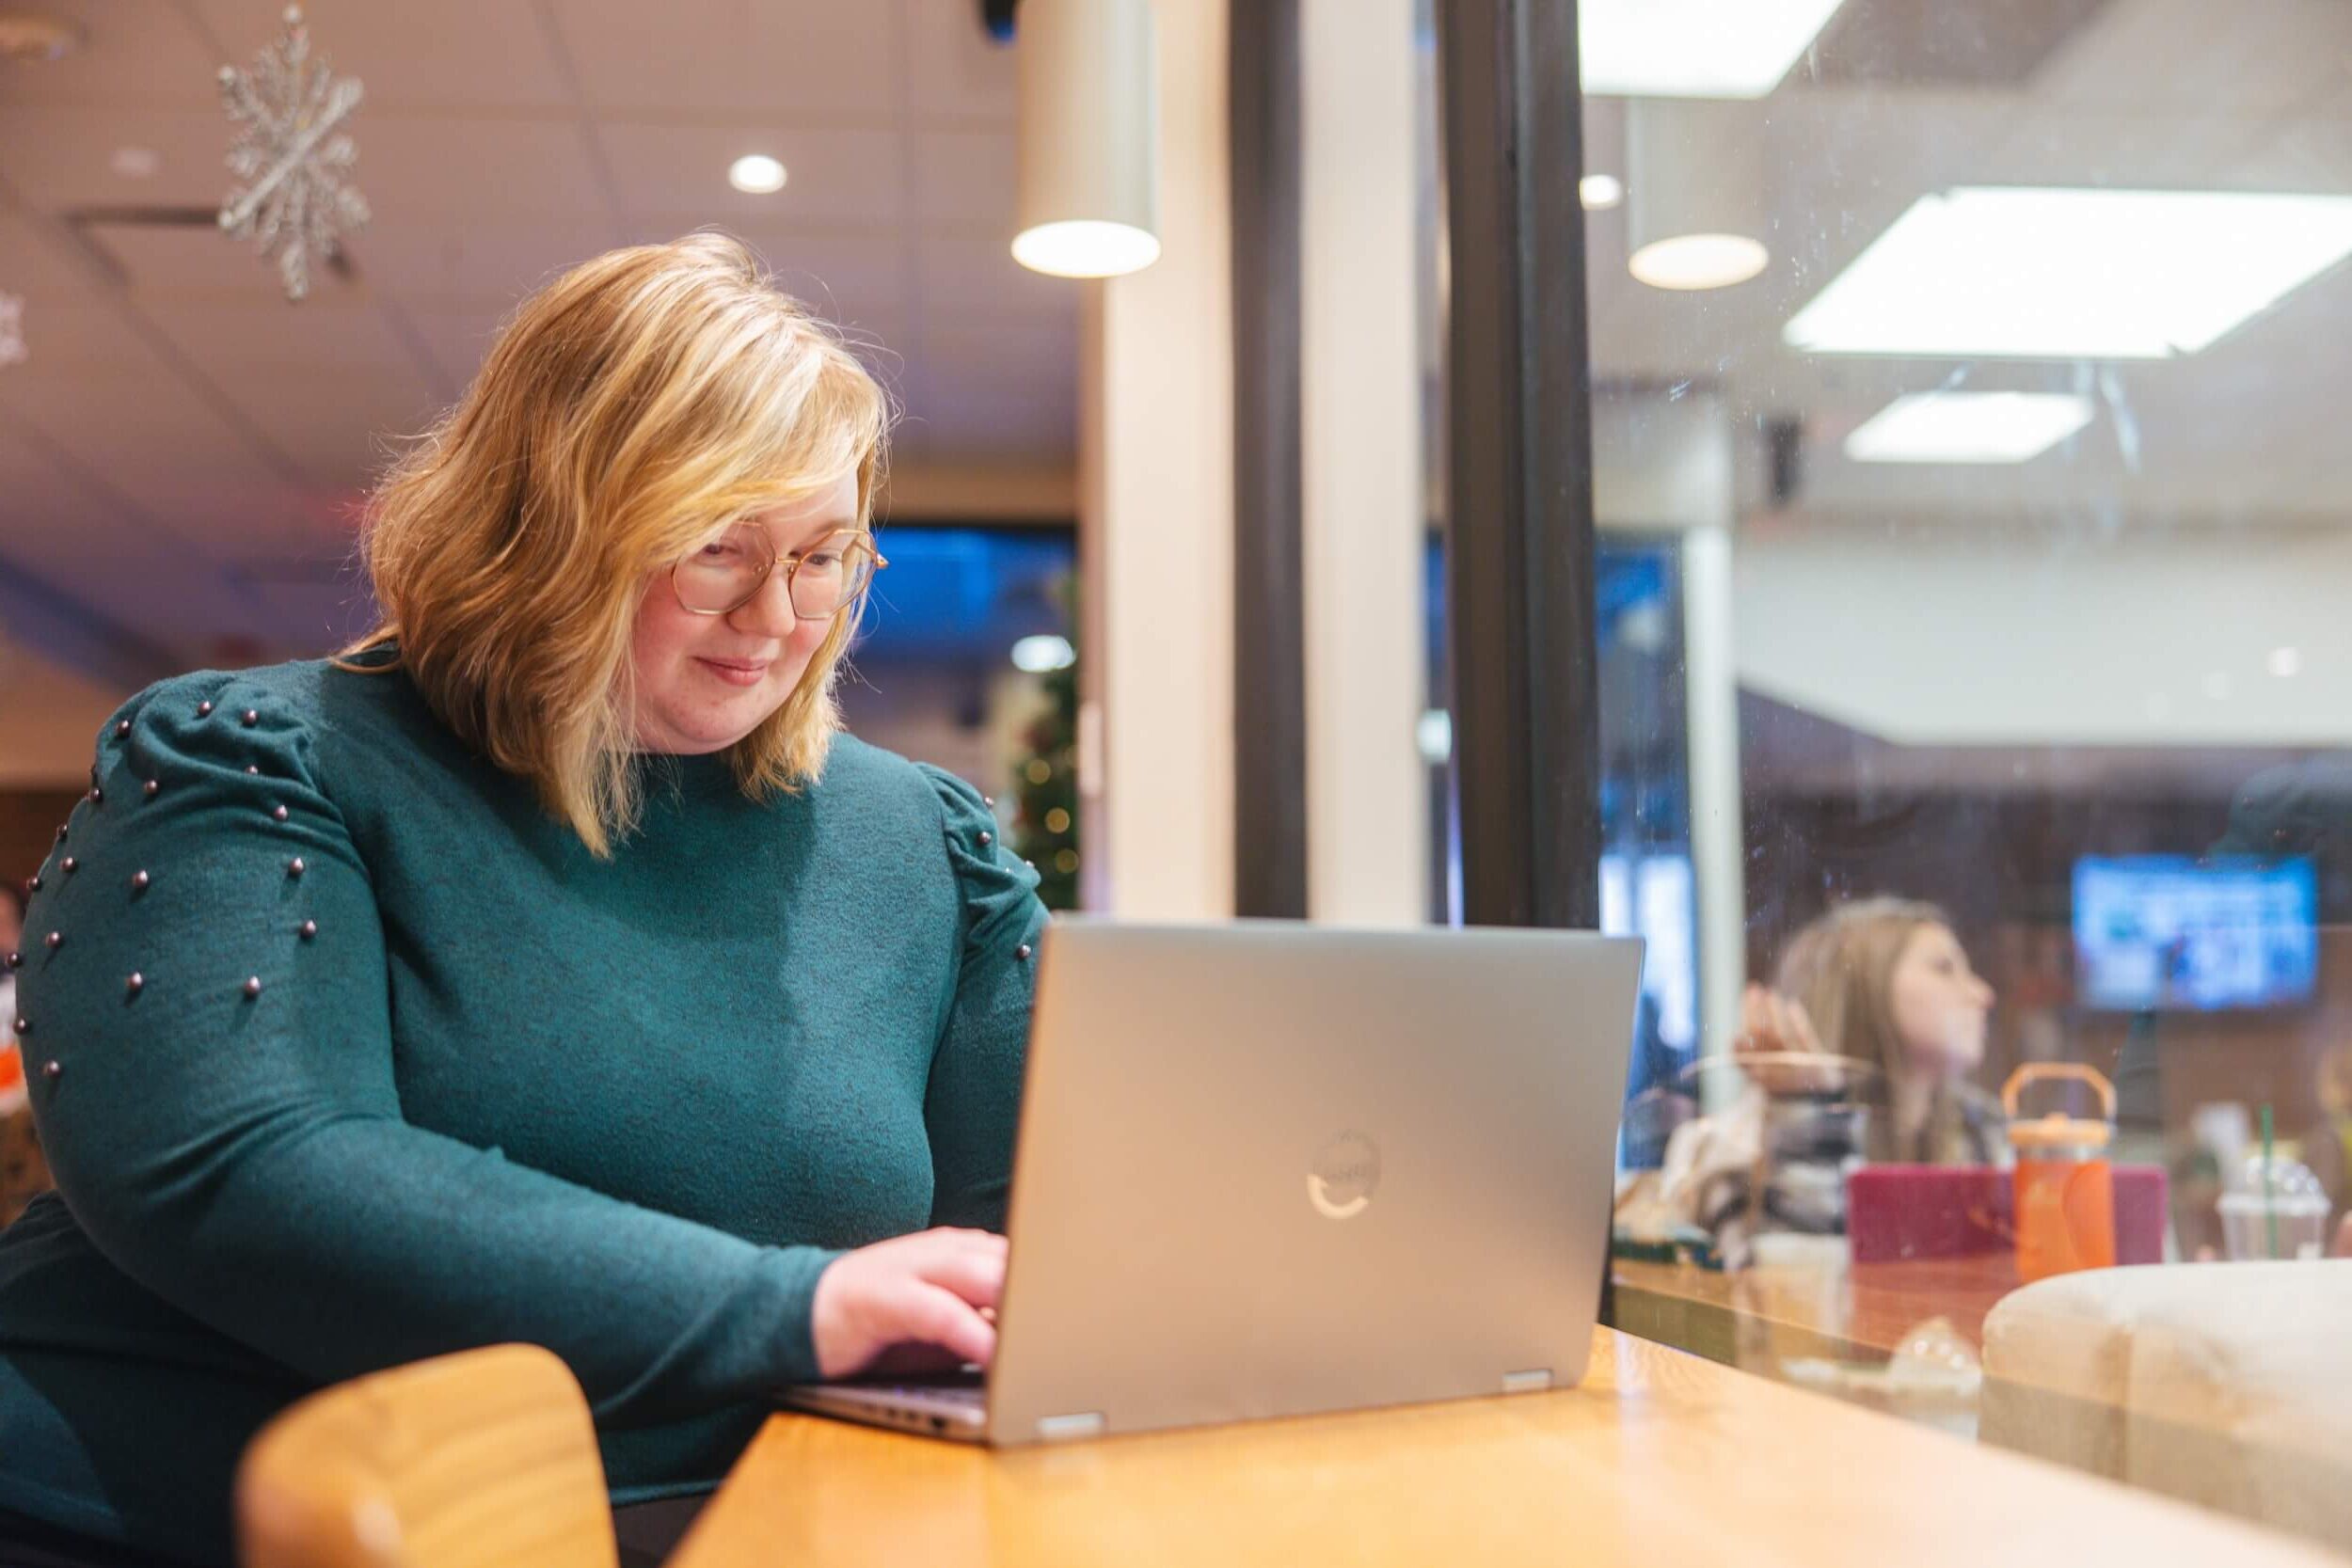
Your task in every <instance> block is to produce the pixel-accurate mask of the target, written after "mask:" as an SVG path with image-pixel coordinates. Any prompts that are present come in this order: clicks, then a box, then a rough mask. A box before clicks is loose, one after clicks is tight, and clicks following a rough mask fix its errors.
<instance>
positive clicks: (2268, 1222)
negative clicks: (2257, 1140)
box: [2263, 1104, 2279, 1258]
mask: <svg viewBox="0 0 2352 1568" xmlns="http://www.w3.org/2000/svg"><path fill="white" fill-rule="evenodd" d="M2263 1228H2264V1230H2265V1232H2266V1233H2267V1236H2268V1240H2267V1242H2266V1243H2265V1245H2264V1248H2263V1256H2264V1257H2265V1258H2276V1257H2278V1256H2279V1206H2278V1204H2277V1203H2276V1202H2274V1201H2273V1200H2272V1197H2271V1191H2270V1107H2269V1106H2268V1105H2266V1104H2265V1106H2264V1107H2263Z"/></svg>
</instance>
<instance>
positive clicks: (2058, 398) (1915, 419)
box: [1846, 392, 2091, 463]
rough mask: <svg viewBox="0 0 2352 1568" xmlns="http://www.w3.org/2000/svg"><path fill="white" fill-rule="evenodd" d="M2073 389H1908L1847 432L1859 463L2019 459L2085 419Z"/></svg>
mask: <svg viewBox="0 0 2352 1568" xmlns="http://www.w3.org/2000/svg"><path fill="white" fill-rule="evenodd" d="M2090 416H2091V407H2090V399H2089V398H2086V397H2077V396H2076V395H2074V393H2072V392H1912V393H1909V394H1907V395H1906V396H1903V397H1899V398H1897V399H1896V400H1895V401H1894V402H1892V403H1890V404H1887V405H1886V406H1885V407H1883V408H1882V409H1880V410H1879V411H1878V412H1877V413H1875V414H1873V415H1871V416H1870V418H1869V419H1868V420H1866V421H1864V423H1863V424H1862V426H1861V428H1859V429H1857V430H1856V431H1855V432H1854V433H1853V434H1852V435H1851V436H1847V437H1846V455H1847V456H1848V457H1850V458H1851V459H1852V460H1853V461H1855V462H1856V463H2024V462H2026V461H2028V460H2030V459H2032V458H2034V457H2037V456H2039V455H2041V454H2042V452H2045V451H2049V450H2050V449H2051V448H2052V447H2054V446H2056V445H2058V443H2059V442H2060V441H2063V440H2065V439H2066V438H2067V437H2068V436H2072V435H2074V432H2076V431H2078V430H2080V429H2082V428H2083V426H2085V425H2087V424H2089V423H2090Z"/></svg>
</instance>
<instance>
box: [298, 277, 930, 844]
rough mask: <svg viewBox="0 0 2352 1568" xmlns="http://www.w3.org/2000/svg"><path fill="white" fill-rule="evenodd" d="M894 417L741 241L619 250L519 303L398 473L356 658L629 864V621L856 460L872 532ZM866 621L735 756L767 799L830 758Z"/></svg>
mask: <svg viewBox="0 0 2352 1568" xmlns="http://www.w3.org/2000/svg"><path fill="white" fill-rule="evenodd" d="M889 424H890V408H889V404H888V400H887V399H886V398H885V396H884V395H883V393H882V388H880V387H879V386H878V385H877V384H876V383H875V381H874V379H873V377H872V376H870V375H868V374H867V373H866V369H865V367H864V366H862V365H860V364H859V363H858V361H857V358H856V357H855V356H853V355H852V354H850V351H849V349H848V348H847V347H846V346H845V344H844V343H843V341H842V340H841V338H840V336H839V335H838V334H837V333H836V332H835V331H834V329H833V328H832V327H830V326H828V325H826V324H825V323H823V322H821V321H819V320H818V319H817V318H816V317H815V316H813V315H811V314H810V313H809V312H808V311H807V310H806V309H804V308H803V307H802V306H801V305H800V304H799V303H798V302H796V301H795V300H793V299H792V298H791V297H790V296H788V295H787V294H786V293H783V291H782V290H780V289H779V288H777V287H776V285H775V283H774V281H773V280H772V279H771V277H770V276H769V275H768V274H767V272H766V271H765V269H763V268H762V266H761V265H760V263H759V261H758V260H757V258H755V256H754V255H753V254H752V252H751V251H750V250H749V249H748V248H747V247H746V246H745V245H742V244H741V243H740V242H739V241H737V240H734V239H731V238H728V237H727V236H725V235H722V234H714V233H696V234H690V235H688V236H686V237H685V238H684V239H680V240H675V241H673V242H671V243H670V244H668V245H635V246H631V247H629V248H627V249H623V250H614V251H609V252H607V253H606V254H604V255H602V256H599V257H597V258H596V259H595V260H594V261H586V262H583V263H582V264H580V266H577V267H574V268H573V269H572V270H571V271H569V272H567V273H565V274H564V275H563V276H562V277H558V278H556V279H555V280H554V281H552V282H550V283H548V284H547V285H546V286H545V287H543V288H541V289H540V290H539V291H538V292H537V293H534V294H532V296H531V297H530V298H528V299H526V300H525V301H523V303H522V304H521V305H520V306H519V307H518V308H517V309H516V311H515V314H514V316H513V317H512V318H511V319H510V320H509V321H508V322H507V324H506V325H505V327H504V328H503V329H502V330H501V332H500V334H499V337H498V341H497V342H496V343H495V344H493V345H492V347H491V349H490V352H489V355H488V357H487V358H485V360H484V361H483V365H482V370H481V372H480V373H479V374H478V375H476V376H475V378H474V382H473V385H472V386H471V387H470V388H468V390H467V392H466V395H465V397H464V398H463V399H462V400H460V401H459V403H458V404H457V405H456V406H455V407H454V408H453V409H452V410H451V411H450V412H449V414H448V415H447V416H445V417H444V418H443V419H442V420H440V422H439V423H438V424H437V425H436V426H435V427H434V428H433V429H432V430H431V431H429V432H428V433H426V434H425V435H424V436H422V437H421V438H420V439H419V440H418V441H417V443H416V444H415V445H414V446H413V447H412V448H411V449H410V450H409V451H407V453H406V454H405V455H404V456H403V457H402V458H401V459H400V460H399V461H398V462H397V463H396V464H395V465H394V466H393V467H391V469H390V470H389V472H387V473H386V474H385V476H384V478H383V479H382V480H381V481H380V482H379V483H377V485H376V487H375V489H374V491H373V495H372V496H371V497H370V499H369V502H368V507H367V513H366V520H365V534H364V540H365V543H364V551H363V553H364V555H365V559H366V564H367V568H368V572H369V575H370V577H371V578H373V583H374V588H375V594H376V599H377V603H378V604H379V605H381V606H382V618H381V620H380V621H379V622H378V624H377V626H376V627H375V629H374V630H373V631H372V632H370V633H369V634H368V635H367V636H366V637H364V638H362V639H360V640H359V641H358V642H355V643H354V644H352V645H351V646H350V647H349V648H347V649H345V650H344V651H343V654H342V662H343V664H344V666H345V667H346V668H353V669H375V670H381V669H389V668H400V669H405V670H406V671H407V673H408V674H409V677H410V678H411V679H412V680H414V681H415V682H416V684H417V687H418V689H420V690H421V692H422V693H423V695H424V699H425V701H426V702H427V703H428V704H429V705H431V707H432V709H433V711H434V712H435V713H436V714H437V716H438V717H439V718H440V720H441V721H442V722H444V723H446V724H447V725H449V727H450V728H451V729H452V730H453V731H455V732H456V733H457V735H458V736H459V737H460V738H462V739H463V740H465V742H466V743H467V744H468V745H469V746H471V747H472V748H473V749H474V750H475V751H477V752H480V753H481V754H482V755H483V756H485V757H486V758H487V759H488V760H489V761H490V762H492V763H494V764H495V765H497V766H498V767H500V768H503V769H505V770H506V771H508V772H510V773H514V774H516V775H518V776H520V777H522V778H524V779H528V780H529V781H530V782H531V783H532V785H533V787H534V788H535V789H536V791H537V793H538V796H539V799H540V800H541V801H542V802H543V803H544V804H545V805H546V807H547V809H548V811H549V812H550V813H551V814H553V815H554V816H556V817H557V818H558V819H560V820H562V821H564V823H566V824H568V825H569V826H570V827H571V828H572V829H573V830H574V831H575V832H578V833H579V834H580V840H581V841H582V842H583V843H584V844H586V845H587V847H588V848H589V850H590V851H591V852H592V853H594V854H596V856H598V857H599V858H609V857H610V855H611V854H612V844H613V843H614V841H615V840H616V839H619V838H623V837H626V836H627V835H628V832H629V831H630V830H631V829H632V828H633V827H634V826H635V825H636V823H637V821H638V819H639V813H640V810H641V808H642V804H643V801H642V784H641V783H640V780H639V776H638V775H639V769H638V767H637V764H636V760H635V755H634V752H635V744H634V737H633V735H632V731H631V722H630V715H631V713H632V712H633V710H634V693H633V690H632V678H633V677H632V670H631V665H630V659H629V636H630V629H631V626H632V625H633V623H634V622H635V619H636V615H637V608H638V605H639V603H640V601H641V599H642V598H643V596H644V594H645V593H646V592H647V591H648V587H649V585H650V587H651V590H652V591H653V592H667V589H666V588H665V587H663V586H662V584H661V582H660V578H659V577H658V576H657V574H659V573H660V572H662V571H663V570H664V569H666V568H667V567H668V566H669V565H670V564H671V563H672V562H675V561H676V560H677V559H678V558H679V557H680V556H682V555H684V554H686V553H687V552H688V551H689V550H691V549H693V548H695V547H697V546H700V545H702V544H703V543H705V542H706V541H707V540H708V539H710V538H712V537H713V536H715V535H716V534H718V533H719V532H721V531H723V530H724V529H725V528H726V527H727V525H728V524H729V523H731V522H734V521H735V520H737V519H739V518H740V517H742V516H744V515H748V514H751V513H754V512H757V511H761V510H765V509H767V508H769V507H772V506H776V505H779V504H787V503H789V502H792V501H795V500H798V499H803V498H805V497H808V496H811V495H817V494H821V493H823V492H824V491H825V490H827V489H830V488H831V487H832V486H833V485H834V484H836V483H839V482H840V480H841V478H842V477H843V476H844V475H846V474H850V473H854V474H855V475H856V476H857V526H859V527H860V528H865V527H868V526H870V524H871V520H872V515H873V503H874V492H875V488H876V486H877V484H878V483H880V479H881V475H882V464H883V459H884V452H885V446H886V442H887V437H888V432H889ZM855 620H856V617H855V616H854V615H843V616H841V617H840V618H839V619H838V620H837V621H836V622H835V623H834V626H833V629H832V630H831V632H830V633H828V634H827V636H826V638H825V641H824V643H823V644H822V646H821V647H820V648H819V649H818V653H817V656H816V657H814V658H812V659H811V660H810V661H809V667H808V670H807V672H806V673H804V674H803V676H802V677H801V681H800V684H799V685H798V686H797V687H796V688H795V689H793V692H792V695H791V696H790V697H789V698H788V699H787V701H786V702H785V704H784V705H783V706H782V707H780V708H779V709H777V711H776V712H774V713H773V714H771V715H770V716H769V717H768V719H767V720H766V721H763V722H762V723H761V724H760V726H759V727H758V728H757V729H755V730H754V731H753V732H752V733H751V734H750V735H748V736H744V737H743V738H742V739H741V740H739V741H738V742H736V744H735V745H734V746H733V747H732V748H731V749H730V750H729V752H728V760H729V762H730V764H731V765H732V767H733V769H734V773H735V777H736V781H737V783H738V784H739V785H740V786H741V787H742V789H743V791H744V793H745V794H747V795H749V796H752V797H754V798H755V799H756V798H764V797H766V796H768V795H770V794H771V793H774V792H777V791H786V792H789V791H791V790H794V789H797V788H799V787H800V786H801V785H802V784H803V783H805V782H808V781H812V780H814V779H816V778H817V777H818V775H819V773H820V772H821V771H822V769H823V768H824V763H825V757H826V754H827V752H828V750H829V749H830V747H831V745H832V742H833V736H834V732H835V731H836V730H838V729H839V727H840V714H839V711H838V709H837V708H836V707H835V706H834V698H833V690H834V677H835V674H836V673H837V671H838V668H839V665H840V662H841V657H842V654H843V653H844V651H845V650H846V649H847V647H848V644H849V641H850V635H851V633H852V631H853V630H854V624H855ZM386 653H389V655H390V656H391V657H389V659H387V658H385V657H382V656H383V655H384V654H386ZM370 655H374V656H377V657H368V658H365V659H364V661H363V662H357V663H355V662H353V661H354V660H358V659H361V657H362V656H370Z"/></svg>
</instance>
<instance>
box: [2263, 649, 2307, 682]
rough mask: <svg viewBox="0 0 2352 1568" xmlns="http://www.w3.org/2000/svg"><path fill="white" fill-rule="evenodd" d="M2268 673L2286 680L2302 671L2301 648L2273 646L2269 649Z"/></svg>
mask: <svg viewBox="0 0 2352 1568" xmlns="http://www.w3.org/2000/svg"><path fill="white" fill-rule="evenodd" d="M2270 673H2272V674H2274V675H2276V676H2278V677H2279V678H2280V680H2288V679H2291V678H2293V677H2294V676H2296V675H2299V674H2301V673H2303V650H2302V649H2300V648H2273V649H2271V650H2270Z"/></svg>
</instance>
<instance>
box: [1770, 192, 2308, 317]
mask: <svg viewBox="0 0 2352 1568" xmlns="http://www.w3.org/2000/svg"><path fill="white" fill-rule="evenodd" d="M2347 253H2352V198H2348V197H2341V196H2271V195H2262V194H2255V193H2239V192H2230V191H2114V190H2063V189H2022V188H2014V187H1983V186H1976V187H1967V186H1964V187H1962V188H1959V189H1956V190H1951V191H1947V192H1943V193H1940V194H1935V195H1930V196H1924V197H1921V198H1919V199H1918V201H1917V202H1915V204H1914V205H1913V206H1912V208H1911V210H1910V211H1909V212H1907V213H1905V214H1903V215H1902V216H1901V217H1899V218H1897V219H1896V220H1895V223H1894V225H1893V227H1891V228H1890V229H1888V230H1886V232H1885V233H1883V234H1881V235H1880V236H1879V237H1878V238H1877V239H1876V240H1874V241H1872V242H1871V244H1870V246H1869V248H1868V249H1867V250H1865V251H1864V252H1863V253H1862V254H1861V255H1860V256H1858V257H1856V258H1855V259H1854V261H1853V263H1852V264H1851V265H1850V266H1849V267H1847V268H1846V270H1845V271H1844V272H1842V273H1840V274H1838V275H1837V277H1836V278H1835V279H1833V280H1832V281H1831V283H1830V285H1829V287H1828V288H1826V289H1823V290H1822V291H1821V293H1820V294H1819V295H1818V296H1817V297H1816V298H1815V299H1814V301H1813V303H1812V304H1810V305H1808V306H1806V307H1805V308H1804V309H1802V310H1800V311H1798V312H1797V315H1796V319H1795V320H1793V321H1791V322H1790V323H1789V324H1788V326H1787V327H1785V328H1783V329H1782V333H1781V336H1782V337H1783V338H1784V339H1785V340H1786V341H1788V344H1789V346H1790V347H1792V348H1798V349H1804V350H1806V351H1808V352H1810V353H1814V354H1906V355H1927V356H1937V357H1955V358H1978V357H1984V358H1993V357H2007V358H2023V359H2169V358H2171V357H2173V356H2177V355H2186V354H2195V353H2197V352H2198V351H2200V350H2201V349H2203V348H2205V347H2207V346H2208V345H2210V344H2211V343H2213V342H2214V341H2216V340H2217V339H2218V338H2220V337H2221V336H2222V335H2223V334H2225V333H2227V332H2228V331H2230V330H2231V329H2232V328H2233V327H2234V326H2236V325H2238V324H2239V323H2241V322H2243V321H2245V320H2246V319H2247V318H2248V317H2249V316H2252V315H2255V314H2257V313H2258V312H2260V311H2262V310H2263V309H2266V308H2267V307H2269V306H2270V305H2272V304H2275V303H2276V302H2277V301H2278V300H2280V298H2282V297H2283V296H2284V295H2286V294H2287V293H2290V292H2291V291H2293V290H2294V289H2296V288H2297V287H2299V286H2300V285H2302V284H2303V283H2305V282H2308V281H2309V280H2310V279H2312V277H2316V276H2318V275H2319V274H2320V273H2322V272H2325V271H2326V270H2327V269H2328V268H2329V267H2331V266H2333V265H2335V263H2336V262H2338V261H2342V260H2343V259H2344V256H2345V255H2346V254H2347Z"/></svg>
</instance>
